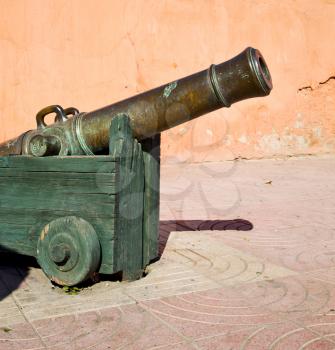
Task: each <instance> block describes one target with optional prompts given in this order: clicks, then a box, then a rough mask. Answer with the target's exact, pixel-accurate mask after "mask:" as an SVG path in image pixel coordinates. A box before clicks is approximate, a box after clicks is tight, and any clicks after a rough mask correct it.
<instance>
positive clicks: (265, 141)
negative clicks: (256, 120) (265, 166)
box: [259, 134, 281, 152]
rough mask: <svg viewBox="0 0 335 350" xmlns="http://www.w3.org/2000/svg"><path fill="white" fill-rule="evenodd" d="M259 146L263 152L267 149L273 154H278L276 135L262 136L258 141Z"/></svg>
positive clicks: (277, 136) (277, 138)
mask: <svg viewBox="0 0 335 350" xmlns="http://www.w3.org/2000/svg"><path fill="white" fill-rule="evenodd" d="M259 145H260V146H261V148H262V149H264V150H266V149H268V150H271V151H274V152H279V150H280V148H281V143H280V137H279V135H278V134H270V135H264V136H263V137H262V138H261V139H260V141H259Z"/></svg>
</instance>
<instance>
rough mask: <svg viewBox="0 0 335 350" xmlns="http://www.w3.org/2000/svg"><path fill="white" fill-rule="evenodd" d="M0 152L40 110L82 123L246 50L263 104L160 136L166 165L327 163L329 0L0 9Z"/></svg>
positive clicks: (15, 4)
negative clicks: (263, 81)
mask: <svg viewBox="0 0 335 350" xmlns="http://www.w3.org/2000/svg"><path fill="white" fill-rule="evenodd" d="M0 6H1V7H0V82H1V85H0V141H3V140H5V139H8V138H11V137H13V136H16V135H18V134H19V133H21V132H23V131H25V130H26V129H30V128H33V127H34V115H35V114H36V112H37V111H38V110H39V109H41V108H42V107H44V106H46V105H49V104H61V105H63V106H65V107H66V106H70V105H71V106H72V105H73V106H76V107H78V108H79V109H80V110H83V111H89V110H92V109H96V108H98V107H100V106H103V105H106V104H110V103H112V102H114V101H117V100H120V99H123V98H125V97H128V96H130V95H133V94H136V93H138V92H141V91H144V90H147V89H149V88H152V87H155V86H157V85H161V84H162V83H166V82H169V81H172V80H175V79H177V78H180V77H182V76H185V75H188V74H191V73H193V72H196V71H199V70H202V69H205V68H207V67H208V66H209V65H210V64H211V63H219V62H221V61H224V60H227V59H229V58H231V57H232V56H234V55H236V54H238V53H239V52H240V51H242V50H243V49H244V48H245V47H247V46H254V47H256V48H258V49H260V50H261V52H262V53H263V55H264V56H265V59H266V61H267V63H268V65H269V67H270V71H271V73H272V78H273V83H274V90H273V92H272V94H271V95H270V96H269V97H267V98H259V99H254V100H248V101H244V102H240V103H238V104H235V105H233V106H232V107H231V108H230V109H222V110H220V111H218V112H215V113H212V114H211V115H208V116H205V117H202V118H199V119H197V120H195V121H193V122H190V123H187V124H184V125H181V126H178V127H176V128H174V129H172V130H170V131H167V132H165V133H164V134H163V157H164V159H165V161H177V160H179V161H189V162H192V161H215V160H222V159H232V158H235V157H245V158H255V157H257V158H259V157H272V156H278V155H298V154H299V155H300V154H310V153H313V154H314V153H327V152H334V151H335V79H334V78H335V40H334V38H335V20H334V18H335V1H334V0H295V1H294V0H281V1H278V0H241V1H235V0H193V1H192V0H167V1H163V0H142V1H136V0H127V1H126V0H125V1H119V0H115V1H112V0H105V1H103V0H99V1H97V0H73V1H72V0H64V1H63V0H55V1H49V0H27V1H24V0H0Z"/></svg>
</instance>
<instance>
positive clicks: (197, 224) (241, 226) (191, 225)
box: [159, 219, 254, 256]
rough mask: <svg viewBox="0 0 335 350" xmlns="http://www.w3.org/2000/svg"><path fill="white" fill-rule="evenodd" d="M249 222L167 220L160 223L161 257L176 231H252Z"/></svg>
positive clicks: (241, 220) (235, 220)
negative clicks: (170, 237) (171, 234)
mask: <svg viewBox="0 0 335 350" xmlns="http://www.w3.org/2000/svg"><path fill="white" fill-rule="evenodd" d="M253 227H254V226H253V224H252V223H251V222H250V221H248V220H243V219H234V220H166V221H160V223H159V256H161V255H162V254H163V251H164V249H165V246H166V243H167V241H168V239H169V236H170V233H171V232H174V231H227V230H234V231H250V230H252V229H253Z"/></svg>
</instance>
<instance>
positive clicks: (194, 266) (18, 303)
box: [0, 157, 335, 350]
mask: <svg viewBox="0 0 335 350" xmlns="http://www.w3.org/2000/svg"><path fill="white" fill-rule="evenodd" d="M334 170H335V158H334V157H322V158H321V157H320V158H295V159H294V158H291V159H288V160H275V161H274V160H267V161H238V162H225V163H204V164H199V165H173V166H172V165H171V166H164V167H163V168H162V198H161V220H162V222H161V232H160V236H161V237H160V240H161V246H160V248H161V253H162V257H161V259H160V260H159V261H158V262H156V263H154V264H152V265H151V266H150V267H149V274H148V275H147V276H146V277H145V278H143V279H141V280H139V281H136V282H132V283H119V282H111V281H102V282H100V283H97V284H96V285H94V286H92V287H89V288H87V289H85V290H83V291H81V292H80V293H79V294H78V295H66V294H65V293H64V292H63V291H62V290H61V289H59V288H52V285H51V284H50V283H49V282H48V281H47V280H46V278H45V277H44V275H43V273H42V272H41V270H40V269H39V268H37V267H34V266H30V267H29V268H27V266H26V264H27V262H31V261H30V260H29V261H28V260H27V261H26V260H23V261H15V262H13V261H12V262H10V261H8V258H6V259H7V260H6V259H5V258H2V259H1V261H0V299H1V301H0V350H7V349H8V350H9V349H18V350H23V349H54V350H60V349H65V350H66V349H69V350H72V349H96V350H97V349H127V350H130V349H131V350H139V349H162V350H165V349H166V350H168V349H173V350H184V349H185V350H186V349H202V350H205V349H206V350H207V349H220V350H228V349H245V350H251V349H255V350H262V349H273V350H279V349H281V350H291V349H292V350H293V349H294V350H295V349H301V350H305V349H306V350H307V349H310V350H312V349H313V350H314V349H325V350H328V349H335V180H334ZM16 259H17V258H16ZM30 265H31V264H30Z"/></svg>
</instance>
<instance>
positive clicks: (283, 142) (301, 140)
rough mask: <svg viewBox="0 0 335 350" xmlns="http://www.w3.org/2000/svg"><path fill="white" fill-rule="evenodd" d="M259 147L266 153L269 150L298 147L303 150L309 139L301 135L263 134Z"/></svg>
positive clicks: (308, 143) (275, 150) (277, 150)
mask: <svg viewBox="0 0 335 350" xmlns="http://www.w3.org/2000/svg"><path fill="white" fill-rule="evenodd" d="M259 146H260V148H261V149H262V150H263V151H264V152H266V153H268V152H269V151H271V152H274V153H279V152H280V151H281V150H282V149H292V148H293V149H295V148H297V149H299V150H300V151H305V150H306V149H308V147H309V146H310V140H308V139H307V138H305V137H304V136H301V135H293V134H290V135H282V136H279V135H278V134H277V133H273V134H269V135H264V136H263V137H262V138H261V139H260V141H259Z"/></svg>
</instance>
